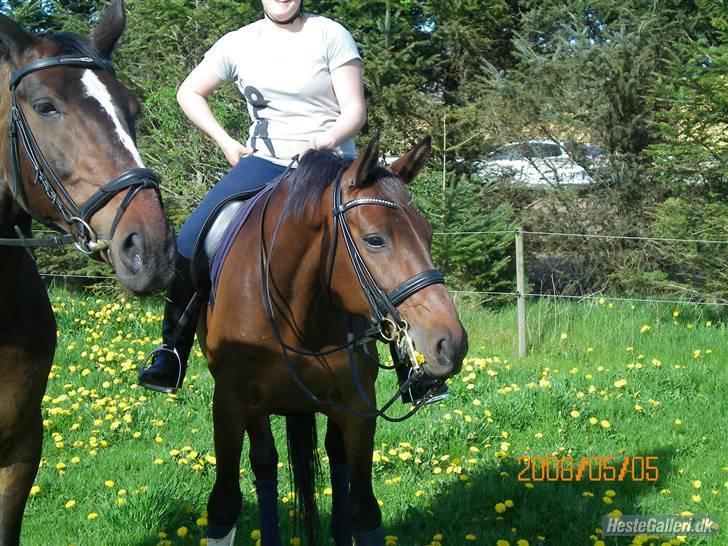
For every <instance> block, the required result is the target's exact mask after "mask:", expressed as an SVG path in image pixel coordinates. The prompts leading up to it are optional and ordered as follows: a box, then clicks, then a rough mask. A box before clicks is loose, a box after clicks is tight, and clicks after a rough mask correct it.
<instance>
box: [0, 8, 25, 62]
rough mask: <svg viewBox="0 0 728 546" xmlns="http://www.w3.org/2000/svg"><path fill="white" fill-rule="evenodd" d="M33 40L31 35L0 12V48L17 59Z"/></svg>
mask: <svg viewBox="0 0 728 546" xmlns="http://www.w3.org/2000/svg"><path fill="white" fill-rule="evenodd" d="M32 41H33V37H32V36H31V35H30V34H28V33H27V32H25V31H24V30H23V29H22V28H21V27H20V25H18V23H16V22H15V21H13V20H12V19H11V18H10V17H7V16H5V15H2V14H0V48H4V49H5V50H6V51H7V53H8V54H9V55H10V58H11V59H13V60H15V61H17V60H19V58H20V56H21V54H22V52H23V51H24V50H25V49H26V48H27V47H28V46H29V45H30V43H31V42H32Z"/></svg>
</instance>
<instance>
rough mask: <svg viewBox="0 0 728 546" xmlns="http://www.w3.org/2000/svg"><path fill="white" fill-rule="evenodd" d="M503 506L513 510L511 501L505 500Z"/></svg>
mask: <svg viewBox="0 0 728 546" xmlns="http://www.w3.org/2000/svg"><path fill="white" fill-rule="evenodd" d="M503 504H505V505H506V506H507V507H508V508H513V501H512V500H511V499H508V500H506V501H505V502H504V503H503Z"/></svg>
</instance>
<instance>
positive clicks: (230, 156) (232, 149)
mask: <svg viewBox="0 0 728 546" xmlns="http://www.w3.org/2000/svg"><path fill="white" fill-rule="evenodd" d="M219 146H220V149H221V150H222V151H223V153H224V154H225V158H226V159H227V160H228V163H230V165H232V166H233V167H234V166H235V165H237V164H238V161H240V158H241V157H244V156H246V155H250V154H252V153H253V150H251V149H250V148H248V147H247V146H245V145H244V144H241V143H240V142H238V141H237V140H235V139H234V138H232V137H228V138H226V139H224V140H223V141H222V142H220V143H219Z"/></svg>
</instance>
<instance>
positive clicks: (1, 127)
mask: <svg viewBox="0 0 728 546" xmlns="http://www.w3.org/2000/svg"><path fill="white" fill-rule="evenodd" d="M11 73H12V68H11V67H10V65H9V64H8V63H7V62H0V237H3V236H11V234H14V229H13V226H15V225H16V224H27V225H29V221H30V219H29V218H27V215H26V214H25V213H24V212H23V211H22V209H21V208H20V206H19V205H18V204H17V203H16V202H15V199H14V198H13V195H12V191H11V188H12V184H13V168H12V165H11V162H10V147H9V143H8V132H7V130H6V128H7V126H8V116H9V112H10V93H9V91H8V82H9V81H10V75H11Z"/></svg>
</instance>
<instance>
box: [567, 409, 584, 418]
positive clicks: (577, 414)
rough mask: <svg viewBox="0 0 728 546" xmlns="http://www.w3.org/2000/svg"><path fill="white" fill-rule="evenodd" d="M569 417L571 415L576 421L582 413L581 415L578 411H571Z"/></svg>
mask: <svg viewBox="0 0 728 546" xmlns="http://www.w3.org/2000/svg"><path fill="white" fill-rule="evenodd" d="M569 415H571V416H572V417H573V418H574V419H576V418H577V417H579V416H580V415H581V413H579V412H578V411H577V410H571V412H570V413H569Z"/></svg>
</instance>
